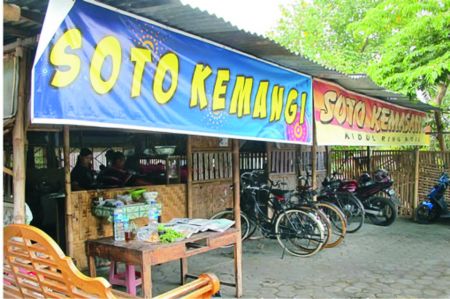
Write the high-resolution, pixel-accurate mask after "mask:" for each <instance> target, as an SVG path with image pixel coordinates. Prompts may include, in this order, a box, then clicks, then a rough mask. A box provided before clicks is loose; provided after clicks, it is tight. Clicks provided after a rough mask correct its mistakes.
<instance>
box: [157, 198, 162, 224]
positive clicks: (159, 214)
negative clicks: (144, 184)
mask: <svg viewBox="0 0 450 299" xmlns="http://www.w3.org/2000/svg"><path fill="white" fill-rule="evenodd" d="M156 210H157V212H158V223H161V215H162V204H161V203H160V202H157V203H156Z"/></svg>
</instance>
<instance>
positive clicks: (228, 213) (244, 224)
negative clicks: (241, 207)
mask: <svg viewBox="0 0 450 299" xmlns="http://www.w3.org/2000/svg"><path fill="white" fill-rule="evenodd" d="M210 219H229V220H233V221H234V211H233V210H224V211H220V212H219V213H217V214H215V215H213V216H212V217H211V218H210ZM249 231H250V220H248V217H247V215H245V214H244V213H243V212H241V238H242V241H244V240H245V239H247V238H248V237H249ZM226 247H229V246H226Z"/></svg>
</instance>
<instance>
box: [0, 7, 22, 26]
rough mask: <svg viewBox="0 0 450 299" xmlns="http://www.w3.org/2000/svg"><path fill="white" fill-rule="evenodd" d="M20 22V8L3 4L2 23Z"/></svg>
mask: <svg viewBox="0 0 450 299" xmlns="http://www.w3.org/2000/svg"><path fill="white" fill-rule="evenodd" d="M18 21H20V7H19V6H17V5H14V4H8V3H3V22H18Z"/></svg>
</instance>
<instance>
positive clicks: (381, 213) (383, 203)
mask: <svg viewBox="0 0 450 299" xmlns="http://www.w3.org/2000/svg"><path fill="white" fill-rule="evenodd" d="M338 182H339V187H338V191H345V192H353V194H354V195H355V196H356V198H358V199H359V200H360V201H361V203H362V204H363V206H364V211H365V215H367V217H368V218H369V219H370V221H371V222H372V223H373V224H375V225H380V226H389V225H391V224H392V223H394V221H395V219H396V218H397V212H398V206H399V205H400V200H399V199H398V197H397V194H396V192H395V190H394V189H393V188H392V185H393V184H394V181H393V180H392V179H391V177H390V175H389V173H388V172H387V171H386V170H384V169H379V170H377V171H376V172H375V174H374V177H373V178H372V177H371V176H370V175H369V174H368V173H363V174H362V175H361V176H360V177H359V179H358V181H354V180H350V181H340V180H338ZM380 193H384V194H385V197H384V196H380Z"/></svg>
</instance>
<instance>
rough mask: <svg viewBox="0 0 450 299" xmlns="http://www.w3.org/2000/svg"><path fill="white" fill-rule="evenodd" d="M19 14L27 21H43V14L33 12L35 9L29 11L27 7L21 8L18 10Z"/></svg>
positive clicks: (38, 22)
mask: <svg viewBox="0 0 450 299" xmlns="http://www.w3.org/2000/svg"><path fill="white" fill-rule="evenodd" d="M20 16H21V18H22V19H26V20H28V21H31V22H33V23H36V24H39V25H40V24H43V23H44V17H45V16H44V15H43V14H41V13H39V12H35V11H31V10H27V9H22V10H21V12H20Z"/></svg>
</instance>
